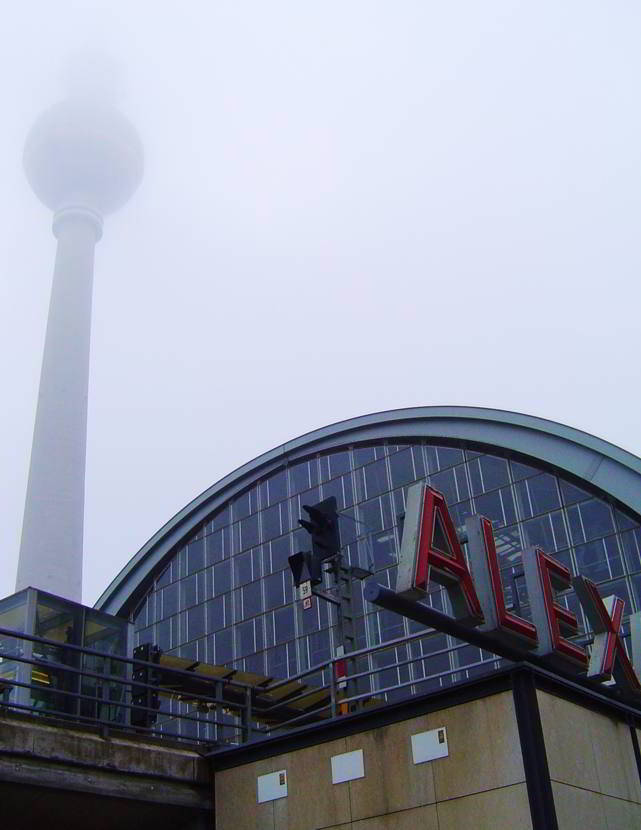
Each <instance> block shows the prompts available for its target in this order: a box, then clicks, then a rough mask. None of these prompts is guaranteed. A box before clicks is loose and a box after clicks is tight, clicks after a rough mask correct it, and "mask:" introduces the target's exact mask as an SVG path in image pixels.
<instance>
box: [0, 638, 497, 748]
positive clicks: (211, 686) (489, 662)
mask: <svg viewBox="0 0 641 830" xmlns="http://www.w3.org/2000/svg"><path fill="white" fill-rule="evenodd" d="M435 637H441V639H442V637H443V635H441V634H438V633H437V632H434V631H430V630H424V631H419V632H417V633H414V634H411V635H410V636H406V637H400V638H397V639H394V640H389V641H386V642H382V643H379V644H377V645H375V646H371V647H368V648H364V649H360V650H359V651H355V652H351V653H350V654H348V655H346V656H345V657H335V658H330V659H327V660H324V661H322V662H320V663H318V664H316V665H314V666H311V667H309V668H308V669H306V670H305V671H303V672H300V673H298V674H296V675H293V676H291V677H288V678H284V679H279V680H272V679H269V678H259V677H257V676H256V679H255V680H254V682H243V681H241V680H239V679H238V678H236V677H235V676H234V675H235V674H236V672H235V671H234V670H233V669H225V670H222V668H221V669H220V670H219V671H220V674H219V676H211V674H210V675H208V674H207V673H199V667H200V664H199V663H197V662H196V661H194V663H193V665H192V666H190V667H189V668H188V669H179V668H173V667H169V666H167V665H163V663H162V658H161V661H160V663H157V662H153V661H145V660H139V659H135V658H132V657H125V656H123V655H119V654H107V653H105V652H102V651H97V650H94V649H91V648H84V647H80V646H75V645H72V644H69V643H61V642H59V641H55V640H48V639H46V638H43V637H38V636H36V635H31V634H25V633H19V632H16V631H11V630H8V629H3V628H0V707H1V708H0V715H1V714H2V713H3V712H4V713H9V712H13V713H23V714H25V715H30V716H35V717H41V718H47V719H50V720H54V721H57V722H62V723H66V724H82V725H85V726H90V727H97V728H99V729H100V730H101V731H102V732H103V733H105V732H109V731H112V730H113V731H115V730H118V731H128V732H132V733H135V734H139V735H140V734H142V735H145V736H150V737H156V738H160V739H170V740H172V741H183V742H188V743H190V744H200V745H205V747H206V748H207V749H212V748H213V749H215V748H216V747H228V746H230V745H239V744H242V743H246V742H250V741H258V740H261V739H263V738H265V737H268V736H271V735H275V734H281V733H283V732H284V731H287V730H291V729H294V728H297V727H301V726H304V725H307V724H312V723H319V722H323V721H328V720H330V719H334V718H340V717H342V716H344V715H346V714H348V713H352V712H355V711H361V710H363V709H366V708H369V707H374V706H382V705H384V704H385V703H386V702H388V701H390V700H398V699H400V698H402V697H409V696H410V695H411V694H413V693H417V692H422V691H427V690H428V688H430V689H435V688H440V687H445V686H449V685H452V684H455V683H457V682H459V681H462V680H466V679H468V678H470V677H472V676H475V675H477V674H481V673H485V672H490V671H492V670H494V669H495V668H497V667H498V665H499V663H500V661H499V658H497V657H495V656H493V655H483V654H481V652H480V651H479V652H478V654H479V656H480V659H478V660H472V661H470V660H469V657H468V655H467V654H466V656H465V658H463V657H462V654H461V650H462V649H465V648H466V647H468V646H467V644H465V643H461V644H456V643H455V642H453V641H451V640H448V641H447V643H448V644H447V646H446V647H444V648H433V646H434V645H436V644H437V643H436V642H434V641H433V638H435ZM430 641H432V644H431V645H430ZM430 662H432V663H438V664H446V665H440V666H439V668H438V670H435V671H431V670H430ZM205 668H210V669H211V668H212V667H205ZM223 672H226V673H223ZM134 673H135V674H134ZM245 677H247V676H246V675H245Z"/></svg>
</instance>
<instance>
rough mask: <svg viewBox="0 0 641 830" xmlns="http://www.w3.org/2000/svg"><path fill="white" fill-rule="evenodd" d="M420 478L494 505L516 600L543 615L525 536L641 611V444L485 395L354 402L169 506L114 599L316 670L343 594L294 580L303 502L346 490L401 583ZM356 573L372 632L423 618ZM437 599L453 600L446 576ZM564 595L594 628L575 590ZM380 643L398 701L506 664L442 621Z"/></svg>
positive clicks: (489, 512)
mask: <svg viewBox="0 0 641 830" xmlns="http://www.w3.org/2000/svg"><path fill="white" fill-rule="evenodd" d="M417 480H427V481H428V482H429V484H430V485H431V486H432V487H434V488H435V489H437V490H439V491H440V492H441V493H443V494H444V496H445V499H446V501H447V505H448V507H449V510H450V513H451V515H452V518H453V520H454V523H455V525H457V526H459V527H462V526H463V525H464V523H465V517H466V516H468V515H471V514H482V515H484V516H487V517H488V518H489V519H491V521H492V524H493V527H494V531H495V535H496V544H497V551H498V554H499V559H500V565H501V577H502V581H503V588H504V591H505V595H506V602H507V605H508V607H510V606H511V607H513V608H516V609H517V610H519V612H520V613H522V614H525V615H527V606H528V598H527V595H526V592H525V585H524V580H523V572H522V568H521V552H522V551H523V550H524V549H526V548H527V547H529V546H531V545H540V546H541V547H542V548H543V549H544V550H545V551H546V552H548V553H550V554H553V555H554V556H555V557H556V558H557V559H559V560H560V561H561V562H563V563H564V564H565V565H567V567H568V568H569V569H570V570H571V571H572V573H573V574H583V575H585V576H587V577H589V578H590V579H592V580H593V581H594V582H596V583H597V584H598V586H599V590H600V591H601V593H602V595H603V596H607V595H609V594H616V595H617V596H619V597H621V598H622V599H623V600H624V601H625V609H626V618H627V616H628V615H629V614H630V613H632V612H633V611H636V610H641V528H640V524H641V460H640V459H639V458H636V457H635V456H633V455H632V454H630V453H628V452H626V451H624V450H622V449H620V448H618V447H616V446H613V445H612V444H609V443H607V442H606V441H603V440H601V439H599V438H596V437H594V436H592V435H588V434H586V433H585V432H581V431H579V430H576V429H572V428H570V427H567V426H563V425H561V424H557V423H554V422H552V421H547V420H543V419H541V418H535V417H532V416H528V415H520V414H516V413H512V412H505V411H497V410H491V409H480V408H470V407H425V408H412V409H403V410H395V411H390V412H383V413H377V414H373V415H367V416H364V417H360V418H354V419H351V420H348V421H343V422H340V423H338V424H334V425H331V426H328V427H324V428H322V429H319V430H316V431H314V432H311V433H309V434H307V435H303V436H302V437H300V438H296V439H294V440H292V441H290V442H288V443H286V444H284V445H282V446H280V447H277V448H275V449H274V450H272V451H270V452H267V453H265V454H264V455H261V456H259V457H258V458H256V459H255V460H253V461H251V462H249V463H248V464H245V465H244V466H243V467H241V468H239V469H238V470H236V471H235V472H233V473H231V474H230V475H228V476H226V477H225V478H224V479H222V480H221V481H219V482H218V483H216V484H214V485H213V486H212V487H211V488H209V489H208V490H207V491H205V492H204V493H203V494H202V495H200V496H199V497H198V498H196V499H194V500H193V501H192V502H191V503H189V504H188V505H187V506H186V507H185V508H184V509H183V510H181V511H180V512H179V513H178V514H177V515H176V516H174V517H173V518H172V519H171V520H170V521H169V522H167V524H166V525H165V526H164V527H162V528H161V529H160V530H159V531H158V533H156V534H155V535H154V536H153V537H152V538H151V539H150V540H149V542H148V543H147V544H146V545H145V546H144V547H143V548H142V549H141V550H140V551H139V552H138V553H137V554H136V555H135V556H134V557H133V559H132V560H131V561H130V562H129V564H128V565H127V566H126V567H125V568H124V569H123V571H122V572H121V573H120V574H119V575H118V576H117V578H116V579H115V580H114V581H113V583H112V584H111V585H110V586H109V587H108V589H107V590H106V591H105V592H104V594H103V595H102V596H101V597H100V599H99V600H98V603H97V607H98V608H99V609H101V610H103V611H106V612H108V613H111V614H117V615H124V616H129V617H130V618H131V619H133V621H134V623H135V632H136V633H135V637H136V642H137V643H144V642H150V643H154V644H156V645H158V646H159V647H160V648H161V649H162V650H163V651H164V652H165V653H170V654H176V655H179V656H182V657H186V658H189V659H193V660H195V661H196V660H197V661H201V662H206V663H210V664H215V665H219V666H220V665H226V666H229V667H231V668H234V669H237V670H239V671H246V672H253V673H256V674H259V675H265V676H269V677H274V678H277V677H280V678H282V677H288V676H292V675H295V674H297V673H299V672H302V671H306V670H308V669H309V668H310V667H312V666H314V665H316V664H319V663H322V662H323V661H324V660H327V659H329V658H330V656H333V655H334V654H335V649H336V646H337V645H339V643H338V642H337V641H336V631H335V619H334V616H333V611H332V609H331V607H328V604H327V603H324V602H322V601H318V602H315V603H314V606H313V608H312V609H311V610H310V611H303V609H302V607H301V603H300V602H299V601H298V599H297V597H295V596H294V594H295V591H294V588H293V584H292V577H291V573H290V570H289V567H288V556H289V555H290V554H292V553H294V552H296V551H298V550H301V549H305V548H308V547H309V537H308V534H307V532H306V531H304V530H303V529H302V528H300V527H299V525H298V519H299V518H300V517H301V516H303V517H304V516H305V513H304V512H303V509H302V508H303V505H306V504H307V505H309V504H315V503H317V502H319V501H320V500H322V499H324V498H327V497H328V496H335V497H336V499H337V503H338V510H339V514H340V517H341V518H340V534H341V542H342V545H343V548H344V552H346V554H347V555H348V557H349V560H350V562H351V563H352V564H356V565H358V566H360V567H362V568H364V569H370V570H371V571H373V573H374V578H375V579H376V580H377V581H378V582H379V583H381V584H383V585H387V586H389V587H392V588H393V587H394V585H395V578H396V561H397V555H398V550H399V543H400V524H401V523H402V518H403V515H404V510H405V495H406V492H407V487H408V486H409V485H410V484H412V483H413V482H415V481H417ZM354 587H355V591H354V593H355V596H354V604H355V615H356V647H357V648H365V647H368V646H375V645H377V644H379V643H383V642H386V641H392V640H398V639H399V638H402V637H404V636H408V635H413V634H416V633H417V631H418V630H420V627H419V626H417V625H416V624H415V623H413V622H411V621H409V620H407V619H404V618H403V617H400V616H398V615H396V614H394V613H391V612H388V611H384V610H380V609H376V608H375V607H373V606H369V605H368V604H367V603H364V602H363V598H362V583H360V582H358V581H357V582H356V583H355V586H354ZM429 601H430V603H431V604H432V605H433V606H434V607H437V608H440V609H441V610H445V611H447V610H448V609H447V599H446V596H445V592H444V591H443V590H436V591H435V592H433V593H432V594H431V595H430V599H429ZM564 601H565V602H566V603H567V605H568V607H569V608H571V610H573V611H574V612H575V613H576V614H577V617H578V619H579V627H580V631H581V632H582V633H584V632H586V631H587V630H588V629H587V626H586V621H585V618H584V615H583V611H582V609H581V607H580V605H579V603H578V602H577V600H576V597H575V596H574V595H573V594H572V592H570V593H569V594H567V595H566V597H565V599H564ZM628 633H629V632H628V630H627V628H625V627H624V635H625V636H627V635H628ZM450 646H451V647H452V648H451V649H450V650H448V647H450ZM432 655H433V656H432ZM410 657H411V658H413V662H412V663H407V662H406V661H407V659H408V658H410ZM368 659H369V661H370V663H371V662H372V661H378V662H379V665H377V666H376V665H371V666H370V669H374V668H378V669H380V671H379V673H378V674H377V675H376V676H372V680H371V682H372V683H373V684H374V687H376V686H377V685H378V686H379V688H385V689H388V690H389V689H390V687H397V689H396V690H391V691H387V692H386V698H387V700H388V701H392V700H395V699H399V698H402V697H403V696H406V695H415V694H417V693H419V692H425V691H429V690H434V689H440V688H442V687H444V686H447V685H448V684H450V683H452V682H458V681H460V680H462V679H465V678H468V679H469V678H471V677H473V676H475V675H477V674H480V673H484V672H485V671H487V670H491V668H492V667H493V666H495V665H496V662H495V661H493V660H492V655H487V654H483V653H482V652H481V651H480V649H478V648H475V647H472V646H464V647H461V646H460V644H458V646H455V644H454V643H453V641H451V640H450V639H449V638H447V637H446V636H445V635H439V634H436V635H434V634H433V635H431V636H427V637H426V638H425V639H419V640H415V639H414V640H412V641H411V643H408V644H405V645H398V646H395V647H394V649H390V650H388V651H379V652H378V653H377V654H376V655H373V656H371V657H369V658H368ZM404 662H405V665H399V664H403V663H404ZM484 663H487V664H488V665H487V666H484ZM387 666H389V669H387V670H384V669H386V667H387Z"/></svg>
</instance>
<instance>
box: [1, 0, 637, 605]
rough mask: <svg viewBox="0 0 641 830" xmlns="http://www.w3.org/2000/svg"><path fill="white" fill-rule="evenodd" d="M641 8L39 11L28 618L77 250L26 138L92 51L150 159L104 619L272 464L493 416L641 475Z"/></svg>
mask: <svg viewBox="0 0 641 830" xmlns="http://www.w3.org/2000/svg"><path fill="white" fill-rule="evenodd" d="M640 23H641V7H640V6H639V4H638V3H635V2H632V0H629V2H626V1H625V0H611V2H608V3H604V2H602V1H601V0H599V2H590V1H589V0H577V2H571V0H564V2H558V0H551V1H550V2H545V0H544V1H543V2H537V3H532V2H507V1H506V2H498V1H495V0H488V2H478V0H470V1H469V2H452V3H444V2H442V1H441V2H436V0H434V1H433V0H416V1H415V2H414V0H395V1H394V2H391V0H388V2H374V0H363V1H362V2H358V1H357V0H338V1H337V2H332V1H331V0H330V2H328V1H327V0H325V2H322V3H320V2H315V3H312V2H306V0H291V2H271V0H256V2H242V0H230V1H229V2H209V0H208V2H205V0H199V1H198V2H196V0H191V1H190V0H186V1H185V2H182V3H178V2H175V0H172V2H161V1H160V0H153V2H152V1H151V0H150V1H149V2H147V0H145V1H144V2H143V0H127V2H124V0H77V2H70V0H57V2H55V3H53V2H50V1H49V0H41V2H34V0H22V2H21V3H19V4H18V3H11V4H9V3H7V2H5V4H4V6H3V23H2V48H1V49H0V100H2V102H3V107H4V116H3V118H2V129H0V181H1V182H2V188H1V189H0V263H1V265H2V268H1V272H0V378H1V382H2V389H3V393H4V395H3V406H2V410H1V422H0V427H1V429H0V436H1V440H0V499H1V502H2V508H1V510H0V559H1V561H2V569H1V571H0V596H3V595H5V594H8V593H11V592H12V591H13V588H14V581H15V568H16V563H17V555H18V547H19V538H20V528H21V523H22V511H23V506H24V495H25V488H26V481H27V472H28V462H29V453H30V446H31V437H32V430H33V420H34V414H35V404H36V396H37V389H38V379H39V372H40V361H41V356H42V347H43V341H44V332H45V324H46V315H47V307H48V302H49V291H50V286H51V275H52V269H53V259H54V254H55V240H54V237H53V236H52V234H51V215H50V213H49V212H48V211H47V209H46V208H44V207H43V206H42V205H41V204H40V203H39V202H38V201H37V199H36V198H35V196H34V195H33V194H32V192H31V191H30V189H29V186H28V185H27V183H26V180H25V178H24V175H23V172H22V164H21V155H22V147H23V143H24V138H25V136H26V134H27V132H28V130H29V128H30V126H31V124H32V123H33V121H34V120H35V118H36V117H37V116H38V114H39V113H40V112H41V111H42V110H43V109H44V108H46V107H47V106H50V105H51V104H52V103H54V102H55V101H57V100H59V99H60V98H62V97H64V95H65V83H66V82H65V77H68V75H69V71H68V69H65V67H68V66H69V65H71V66H77V65H78V62H77V60H76V58H73V57H72V56H73V55H75V54H77V53H78V52H80V53H82V54H85V55H86V54H87V53H89V54H94V53H97V54H101V55H103V56H106V57H103V58H101V62H102V64H103V65H104V64H105V63H107V65H108V63H109V61H113V62H114V66H116V67H118V69H117V71H116V72H114V76H115V78H114V81H113V87H114V89H115V90H116V91H117V92H118V94H119V95H120V99H119V100H120V104H119V105H120V107H121V109H122V110H123V111H124V112H125V113H126V114H127V115H128V117H129V118H130V119H131V120H132V121H133V122H134V123H135V124H136V126H137V128H138V129H139V131H140V135H141V137H142V140H143V143H144V146H145V153H146V170H145V178H144V180H143V183H142V185H141V187H140V189H139V191H138V192H137V193H136V194H135V196H134V198H133V199H132V200H131V201H130V202H129V204H127V205H126V206H125V207H124V208H123V209H122V210H121V211H120V212H119V213H117V214H115V215H113V216H111V217H109V218H108V219H107V220H106V222H105V232H104V237H103V239H102V241H101V242H100V243H99V245H98V248H97V251H96V270H95V277H96V279H95V290H94V317H93V333H92V354H91V379H90V399H89V400H90V403H89V434H88V447H87V453H88V455H87V499H86V514H85V581H84V601H85V602H87V603H90V604H91V603H93V602H94V601H95V599H96V598H97V597H98V595H99V594H100V593H101V592H102V591H103V590H104V588H105V587H106V586H107V584H108V583H109V581H110V580H111V579H112V578H113V577H114V576H115V575H116V573H117V572H118V571H119V570H120V568H121V567H122V566H123V565H124V564H125V563H126V562H127V560H128V559H129V558H130V557H131V556H132V555H133V554H134V553H135V552H136V551H137V550H138V549H139V547H140V546H141V545H142V544H144V542H145V541H146V540H147V539H148V538H149V537H150V536H151V535H152V534H153V533H154V532H155V531H156V530H157V529H158V528H159V527H160V526H161V525H163V524H164V523H165V521H167V520H168V519H169V518H170V517H171V516H172V515H173V514H174V513H175V512H176V511H178V510H179V509H180V508H181V507H183V506H184V505H185V504H186V503H187V502H189V501H190V500H191V499H192V498H193V497H194V496H196V495H197V494H198V493H200V492H201V491H202V490H204V489H205V488H207V487H208V486H209V485H211V484H212V483H214V482H215V481H217V480H218V479H219V478H221V477H222V476H224V475H225V474H227V473H228V472H230V471H231V470H232V469H234V468H236V467H238V466H239V465H241V464H243V463H244V462H246V461H248V460H250V459H252V458H254V457H255V456H256V455H258V454H259V453H261V452H263V451H266V450H268V449H270V448H272V447H273V446H275V445H277V444H280V443H282V442H283V441H286V440H288V439H291V438H293V437H295V436H298V435H300V434H302V433H304V432H307V431H309V430H311V429H314V428H316V427H320V426H323V425H325V424H328V423H332V422H335V421H338V420H341V419H344V418H349V417H353V416H357V415H362V414H364V413H368V412H374V411H379V410H384V409H393V408H397V407H404V406H415V405H417V406H418V405H433V404H467V405H477V406H489V407H497V408H504V409H512V410H517V411H521V412H527V413H530V414H534V415H539V416H543V417H546V418H552V419H554V420H558V421H561V422H564V423H567V424H570V425H572V426H575V427H579V428H581V429H584V430H587V431H589V432H593V433H595V434H596V435H599V436H600V437H602V438H605V439H607V440H609V441H612V442H614V443H616V444H619V445H621V446H623V447H624V448H626V449H628V450H630V451H632V452H634V453H637V454H641V430H640V429H639V405H640V403H641V387H640V384H639V378H640V369H639V362H640V359H639V294H640V289H639V275H640V273H641V269H640V265H641V247H640V245H639V236H640V229H641V107H640V106H639V87H640V75H641V49H639V42H640V38H641V26H640Z"/></svg>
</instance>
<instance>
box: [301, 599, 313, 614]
mask: <svg viewBox="0 0 641 830" xmlns="http://www.w3.org/2000/svg"><path fill="white" fill-rule="evenodd" d="M313 604H314V602H313V600H312V598H311V597H305V599H304V600H303V611H309V609H310V608H311V607H312V605H313Z"/></svg>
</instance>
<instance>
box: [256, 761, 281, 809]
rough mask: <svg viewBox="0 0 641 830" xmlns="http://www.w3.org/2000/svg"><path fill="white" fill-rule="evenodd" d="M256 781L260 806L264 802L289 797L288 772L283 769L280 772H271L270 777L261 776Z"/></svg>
mask: <svg viewBox="0 0 641 830" xmlns="http://www.w3.org/2000/svg"><path fill="white" fill-rule="evenodd" d="M256 780H257V784H258V796H257V799H258V803H259V804H262V803H263V801H274V800H275V799H276V798H284V797H285V796H286V795H287V770H284V769H281V770H278V772H270V773H269V774H268V775H259V776H258V778H257V779H256Z"/></svg>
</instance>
